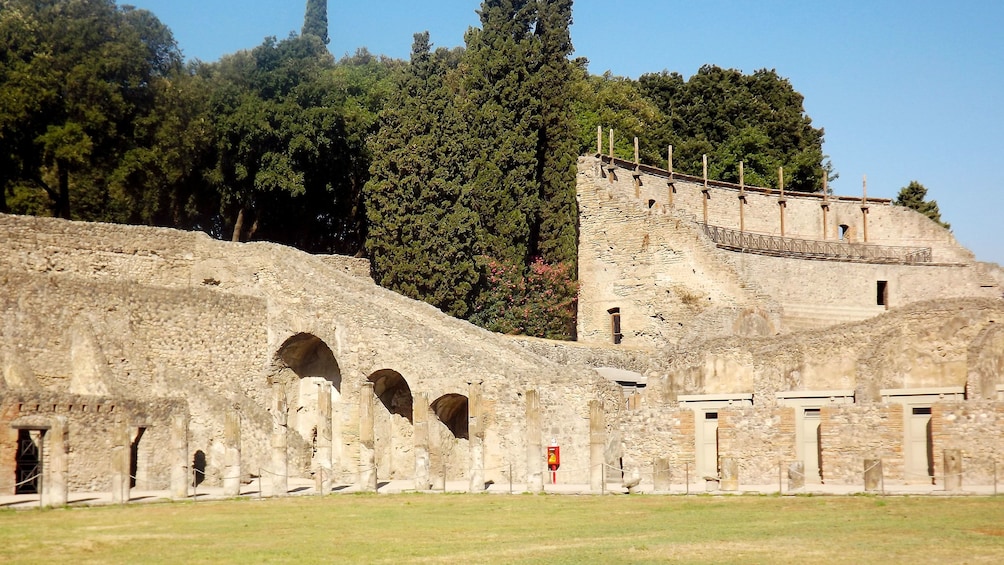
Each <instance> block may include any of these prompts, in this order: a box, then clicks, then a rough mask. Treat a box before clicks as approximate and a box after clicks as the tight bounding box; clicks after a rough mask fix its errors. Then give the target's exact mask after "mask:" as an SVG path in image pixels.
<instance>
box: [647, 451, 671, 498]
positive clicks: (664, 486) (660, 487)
mask: <svg viewBox="0 0 1004 565" xmlns="http://www.w3.org/2000/svg"><path fill="white" fill-rule="evenodd" d="M652 482H653V485H652V488H653V489H655V492H669V489H670V486H671V485H672V477H671V476H670V472H669V458H668V457H657V458H656V460H655V463H654V464H653V465H652Z"/></svg>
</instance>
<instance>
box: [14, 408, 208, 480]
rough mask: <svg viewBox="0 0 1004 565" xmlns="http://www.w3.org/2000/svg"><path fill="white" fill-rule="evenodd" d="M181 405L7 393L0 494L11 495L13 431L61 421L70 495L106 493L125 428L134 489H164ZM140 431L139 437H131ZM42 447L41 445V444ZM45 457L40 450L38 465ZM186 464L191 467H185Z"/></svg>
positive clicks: (45, 451)
mask: <svg viewBox="0 0 1004 565" xmlns="http://www.w3.org/2000/svg"><path fill="white" fill-rule="evenodd" d="M187 413H188V405H187V403H186V402H185V401H184V400H175V399H161V400H158V401H156V402H143V401H137V400H133V399H127V398H114V397H96V396H81V395H67V394H56V393H50V392H34V393H17V392H10V391H7V392H5V393H4V394H3V397H2V399H0V437H2V440H0V477H3V478H4V480H3V481H2V482H0V489H2V491H0V492H3V493H5V494H14V486H13V485H12V484H8V480H7V479H8V478H11V477H14V470H15V450H16V447H17V438H18V430H17V429H15V426H20V427H35V428H44V427H48V426H50V425H51V424H52V421H53V418H54V417H56V416H62V417H65V418H66V419H67V422H68V424H69V436H68V440H67V441H68V443H69V477H68V484H69V488H70V490H72V491H77V492H99V491H108V490H110V489H111V480H112V479H111V477H112V472H113V469H112V467H111V460H112V457H111V454H112V448H113V447H114V446H115V445H116V441H117V439H116V438H117V434H118V429H117V428H118V427H120V426H128V427H130V428H131V430H132V437H131V438H130V439H131V440H132V441H133V442H134V444H135V447H134V449H135V457H134V460H135V463H136V465H135V466H136V475H135V477H136V487H135V488H137V489H140V490H155V489H167V488H168V487H169V486H170V476H171V475H170V468H171V465H172V464H174V463H175V462H173V461H171V460H170V456H171V450H170V446H171V443H170V434H171V430H170V425H169V423H170V421H171V418H172V417H173V416H174V415H176V414H187ZM140 428H143V430H144V431H143V433H142V435H141V436H138V441H137V432H138V430H139V429H140ZM43 444H44V441H43ZM48 457H49V453H48V451H47V449H46V450H44V451H43V465H45V464H46V463H47V462H48ZM189 465H191V462H189Z"/></svg>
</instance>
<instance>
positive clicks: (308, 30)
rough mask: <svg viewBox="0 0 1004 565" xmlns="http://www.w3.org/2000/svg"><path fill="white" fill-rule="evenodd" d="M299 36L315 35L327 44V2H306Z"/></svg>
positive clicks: (317, 0)
mask: <svg viewBox="0 0 1004 565" xmlns="http://www.w3.org/2000/svg"><path fill="white" fill-rule="evenodd" d="M301 35H315V36H317V37H320V38H321V41H322V42H324V44H325V45H327V44H328V42H329V41H330V38H329V37H328V0H307V13H306V15H304V17H303V30H302V32H301Z"/></svg>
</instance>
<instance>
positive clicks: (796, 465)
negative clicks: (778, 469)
mask: <svg viewBox="0 0 1004 565" xmlns="http://www.w3.org/2000/svg"><path fill="white" fill-rule="evenodd" d="M803 488H805V463H804V462H802V461H793V462H792V463H789V464H788V490H789V491H793V490H799V489H803Z"/></svg>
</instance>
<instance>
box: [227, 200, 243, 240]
mask: <svg viewBox="0 0 1004 565" xmlns="http://www.w3.org/2000/svg"><path fill="white" fill-rule="evenodd" d="M243 229H244V207H243V206H241V209H240V212H237V221H236V222H234V233H233V236H232V237H231V238H230V241H240V240H241V230H243Z"/></svg>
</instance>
